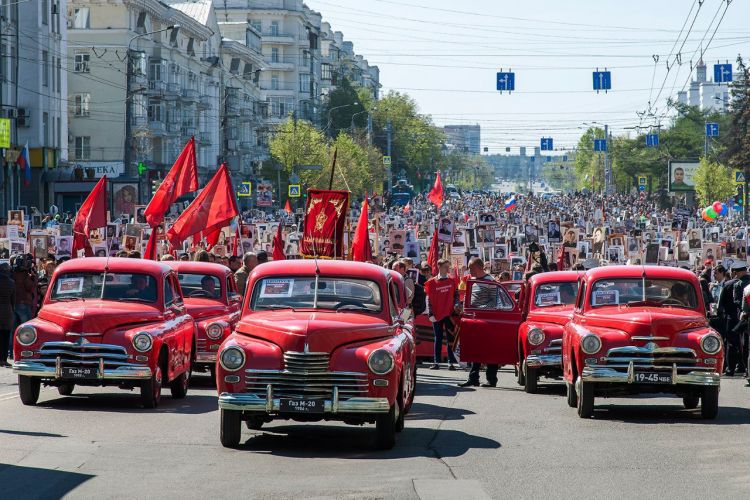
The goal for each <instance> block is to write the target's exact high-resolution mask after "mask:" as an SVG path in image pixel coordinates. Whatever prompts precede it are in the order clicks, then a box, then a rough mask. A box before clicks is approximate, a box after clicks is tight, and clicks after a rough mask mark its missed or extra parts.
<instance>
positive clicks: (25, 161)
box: [16, 142, 31, 187]
mask: <svg viewBox="0 0 750 500" xmlns="http://www.w3.org/2000/svg"><path fill="white" fill-rule="evenodd" d="M16 165H18V168H22V169H23V185H24V186H26V187H29V185H30V184H31V160H30V159H29V143H28V142H27V143H26V145H25V146H24V147H23V151H21V154H20V155H18V158H16Z"/></svg>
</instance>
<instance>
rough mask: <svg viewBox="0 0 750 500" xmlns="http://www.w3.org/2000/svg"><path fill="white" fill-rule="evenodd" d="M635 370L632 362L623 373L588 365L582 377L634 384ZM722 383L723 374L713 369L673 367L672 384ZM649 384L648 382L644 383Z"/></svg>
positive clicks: (594, 380) (584, 379) (698, 384)
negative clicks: (684, 369) (689, 369)
mask: <svg viewBox="0 0 750 500" xmlns="http://www.w3.org/2000/svg"><path fill="white" fill-rule="evenodd" d="M634 374H635V370H634V368H633V365H632V363H631V364H630V366H629V367H628V371H627V372H625V373H623V372H621V371H617V370H615V369H613V368H605V367H599V366H587V367H585V368H584V369H583V372H582V373H581V379H582V380H583V381H584V382H597V383H610V384H632V383H633V382H634V381H635V378H634ZM720 383H721V376H720V375H719V374H718V373H716V372H711V371H691V372H688V373H677V370H676V368H673V369H672V385H697V386H703V387H711V386H715V387H718V386H719V385H720ZM643 385H648V384H643Z"/></svg>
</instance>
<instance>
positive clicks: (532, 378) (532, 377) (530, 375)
mask: <svg viewBox="0 0 750 500" xmlns="http://www.w3.org/2000/svg"><path fill="white" fill-rule="evenodd" d="M524 379H525V382H526V383H525V384H524V385H523V389H524V390H525V391H526V392H528V393H529V394H535V393H536V384H537V381H538V380H539V372H537V371H536V368H529V367H526V376H525V377H524Z"/></svg>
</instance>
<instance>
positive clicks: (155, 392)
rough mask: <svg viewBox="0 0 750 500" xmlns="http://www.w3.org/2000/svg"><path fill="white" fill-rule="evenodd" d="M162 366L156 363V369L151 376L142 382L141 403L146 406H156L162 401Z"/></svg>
mask: <svg viewBox="0 0 750 500" xmlns="http://www.w3.org/2000/svg"><path fill="white" fill-rule="evenodd" d="M161 380H162V374H161V366H159V364H158V363H157V364H156V369H155V370H154V374H153V375H151V378H150V379H148V380H146V381H143V382H141V404H142V405H143V407H144V408H156V407H157V406H159V401H161Z"/></svg>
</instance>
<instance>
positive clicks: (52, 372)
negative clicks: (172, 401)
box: [13, 360, 151, 380]
mask: <svg viewBox="0 0 750 500" xmlns="http://www.w3.org/2000/svg"><path fill="white" fill-rule="evenodd" d="M13 373H15V374H17V375H24V376H26V377H40V378H47V379H55V378H56V379H61V375H62V366H61V365H57V366H54V367H51V366H45V365H44V364H42V363H38V362H35V361H28V360H25V361H16V362H15V363H13ZM149 378H151V369H150V368H149V367H148V366H139V365H133V366H122V367H119V368H115V369H104V370H100V372H99V379H103V380H142V379H149ZM70 380H74V379H70Z"/></svg>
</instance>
